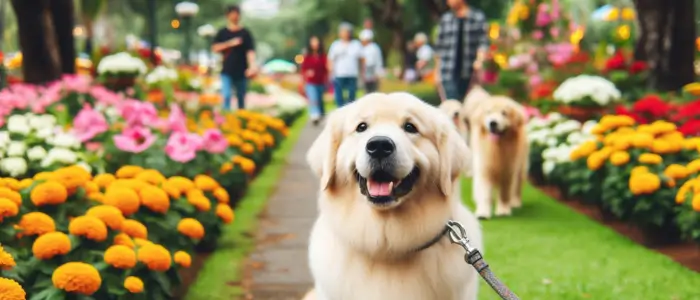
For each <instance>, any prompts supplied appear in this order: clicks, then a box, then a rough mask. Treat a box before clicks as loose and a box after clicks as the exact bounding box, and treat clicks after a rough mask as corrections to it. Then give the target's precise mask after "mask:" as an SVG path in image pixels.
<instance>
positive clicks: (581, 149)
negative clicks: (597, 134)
mask: <svg viewBox="0 0 700 300" xmlns="http://www.w3.org/2000/svg"><path fill="white" fill-rule="evenodd" d="M596 150H598V143H596V142H595V141H587V142H584V143H583V144H581V145H579V146H578V148H576V150H574V151H572V153H571V160H578V159H579V158H583V157H588V156H589V155H591V153H593V152H595V151H596Z"/></svg>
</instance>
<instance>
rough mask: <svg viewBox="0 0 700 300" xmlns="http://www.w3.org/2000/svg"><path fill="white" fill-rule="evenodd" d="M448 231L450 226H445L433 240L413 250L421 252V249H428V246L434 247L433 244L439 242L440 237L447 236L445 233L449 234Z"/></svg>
mask: <svg viewBox="0 0 700 300" xmlns="http://www.w3.org/2000/svg"><path fill="white" fill-rule="evenodd" d="M448 231H449V228H448V227H445V228H444V229H443V230H442V231H440V233H439V234H438V235H436V236H435V237H434V238H433V239H432V240H430V241H428V242H427V243H425V244H423V245H422V246H420V247H418V248H416V249H415V250H413V252H420V251H423V250H425V249H428V248H430V247H432V246H433V245H435V244H437V243H438V242H439V241H440V239H442V237H443V236H445V235H446V234H447V232H448Z"/></svg>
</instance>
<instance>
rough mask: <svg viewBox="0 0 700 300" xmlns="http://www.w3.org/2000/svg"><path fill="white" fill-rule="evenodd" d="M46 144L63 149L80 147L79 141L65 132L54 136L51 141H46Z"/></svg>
mask: <svg viewBox="0 0 700 300" xmlns="http://www.w3.org/2000/svg"><path fill="white" fill-rule="evenodd" d="M47 142H48V143H49V144H51V145H54V146H56V147H63V148H79V147H80V140H79V139H78V138H77V137H75V136H74V135H72V134H70V133H66V132H59V133H57V134H56V135H55V136H53V137H52V138H51V139H49V140H47Z"/></svg>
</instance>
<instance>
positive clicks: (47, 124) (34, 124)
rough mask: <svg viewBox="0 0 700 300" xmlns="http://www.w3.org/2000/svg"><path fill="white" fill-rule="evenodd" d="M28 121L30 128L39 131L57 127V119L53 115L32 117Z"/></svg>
mask: <svg viewBox="0 0 700 300" xmlns="http://www.w3.org/2000/svg"><path fill="white" fill-rule="evenodd" d="M27 119H29V126H30V127H31V128H34V130H37V131H39V130H42V129H44V128H53V127H54V126H56V117H54V116H53V115H32V116H30V117H27Z"/></svg>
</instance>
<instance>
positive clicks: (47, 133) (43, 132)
mask: <svg viewBox="0 0 700 300" xmlns="http://www.w3.org/2000/svg"><path fill="white" fill-rule="evenodd" d="M53 132H54V130H53V128H51V127H46V128H42V129H39V130H37V132H36V137H38V138H40V139H42V140H47V139H49V138H50V137H51V136H53Z"/></svg>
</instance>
